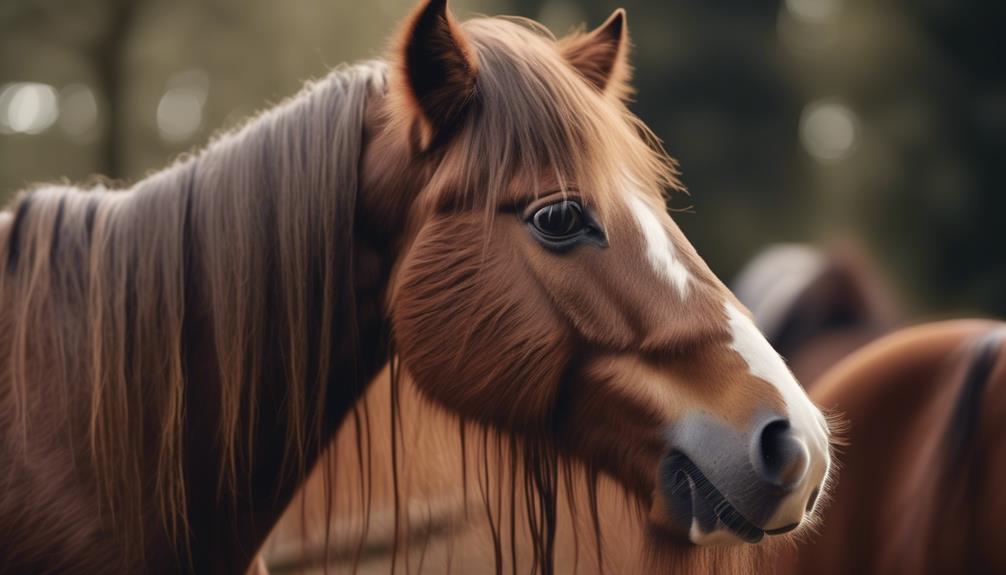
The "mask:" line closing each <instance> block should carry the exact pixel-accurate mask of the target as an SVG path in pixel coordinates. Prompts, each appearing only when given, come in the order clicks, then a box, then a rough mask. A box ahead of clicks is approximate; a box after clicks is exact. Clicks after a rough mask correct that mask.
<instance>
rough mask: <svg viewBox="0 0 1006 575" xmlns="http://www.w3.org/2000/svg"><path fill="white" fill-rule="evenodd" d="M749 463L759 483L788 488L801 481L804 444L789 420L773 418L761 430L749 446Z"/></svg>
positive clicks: (805, 464) (805, 452) (804, 462)
mask: <svg viewBox="0 0 1006 575" xmlns="http://www.w3.org/2000/svg"><path fill="white" fill-rule="evenodd" d="M752 447H754V448H755V449H754V453H752V460H753V461H752V463H753V464H754V468H755V471H756V472H757V473H758V475H759V476H760V477H761V479H762V480H764V481H766V482H768V483H771V484H772V485H775V486H777V487H782V488H789V487H792V486H794V485H796V484H797V483H799V482H800V480H802V479H803V476H804V474H805V473H806V469H807V463H808V454H807V447H806V446H805V445H804V443H803V441H801V440H800V439H799V438H797V437H796V435H794V433H793V430H792V429H791V428H790V425H789V421H787V420H785V419H775V420H772V421H770V422H769V423H767V424H766V425H765V427H763V428H762V430H761V433H760V434H759V435H758V440H757V441H756V442H755V444H754V445H753V446H752Z"/></svg>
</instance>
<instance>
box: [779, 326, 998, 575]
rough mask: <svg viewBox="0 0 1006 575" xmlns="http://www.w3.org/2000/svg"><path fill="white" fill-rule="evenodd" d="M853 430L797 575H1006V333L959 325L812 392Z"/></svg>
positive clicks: (892, 341)
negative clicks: (1005, 532) (831, 498)
mask: <svg viewBox="0 0 1006 575" xmlns="http://www.w3.org/2000/svg"><path fill="white" fill-rule="evenodd" d="M812 395H813V397H814V399H815V400H817V401H818V402H820V403H821V404H822V405H826V406H829V407H832V408H835V409H840V410H841V411H842V412H843V413H844V414H845V416H846V417H847V418H848V421H849V432H848V441H849V445H848V446H846V447H843V448H842V449H841V450H840V451H841V452H842V453H841V455H840V457H839V459H840V460H841V466H842V480H841V481H840V482H839V484H838V486H837V488H836V491H835V493H834V504H833V505H831V506H830V507H829V508H828V509H827V510H826V511H825V513H824V516H823V517H822V521H821V527H820V533H818V534H817V535H816V536H814V537H812V538H811V540H810V543H809V544H808V545H804V546H801V547H800V549H799V551H798V553H796V554H793V555H792V556H791V557H789V558H788V560H787V561H786V562H785V563H784V566H785V567H786V569H784V568H783V566H780V570H781V571H784V570H789V571H791V572H797V573H815V574H819V573H821V574H828V573H835V574H839V573H863V574H905V575H908V574H927V573H931V574H933V575H936V574H941V573H1006V546H1004V545H1003V539H1002V530H1003V525H1004V518H1006V494H1004V492H1003V485H1006V324H1002V323H997V322H991V321H977V320H973V321H950V322H942V323H934V324H927V325H922V326H918V327H914V328H909V329H905V330H902V331H899V332H896V333H895V334H892V335H890V336H888V337H885V338H883V339H881V340H878V341H877V342H875V343H873V344H871V345H869V346H867V347H866V348H864V349H863V350H861V351H859V352H857V353H856V354H855V355H853V356H852V357H850V358H849V359H848V360H846V361H844V362H842V363H841V364H839V365H838V366H836V367H835V368H834V369H833V370H831V371H829V372H828V374H827V375H825V376H824V377H823V378H822V379H821V380H820V381H819V382H817V383H816V384H815V387H814V390H813V394H812Z"/></svg>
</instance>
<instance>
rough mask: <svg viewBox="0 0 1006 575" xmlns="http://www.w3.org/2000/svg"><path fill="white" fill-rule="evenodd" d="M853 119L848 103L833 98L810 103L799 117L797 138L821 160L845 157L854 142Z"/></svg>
mask: <svg viewBox="0 0 1006 575" xmlns="http://www.w3.org/2000/svg"><path fill="white" fill-rule="evenodd" d="M857 123H858V122H857V119H856V115H855V113H854V112H853V111H852V110H851V109H849V107H848V106H846V105H844V104H841V103H838V102H835V101H818V102H812V103H811V104H809V105H808V106H807V107H806V108H804V110H803V113H802V114H801V117H800V140H801V142H802V143H803V147H804V148H805V149H806V150H807V152H808V153H809V154H810V155H811V156H813V157H815V158H817V159H818V160H822V161H836V160H841V159H844V158H846V157H847V156H848V155H849V153H850V152H852V149H853V148H854V147H855V145H856V136H857V134H856V132H857Z"/></svg>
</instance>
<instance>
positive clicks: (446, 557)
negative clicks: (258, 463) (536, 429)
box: [267, 320, 1006, 575]
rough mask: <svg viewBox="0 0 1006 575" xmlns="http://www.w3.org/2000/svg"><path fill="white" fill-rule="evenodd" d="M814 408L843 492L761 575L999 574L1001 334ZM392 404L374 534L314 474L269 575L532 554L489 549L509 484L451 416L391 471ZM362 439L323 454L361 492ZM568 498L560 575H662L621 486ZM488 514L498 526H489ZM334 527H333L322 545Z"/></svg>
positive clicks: (274, 546)
mask: <svg viewBox="0 0 1006 575" xmlns="http://www.w3.org/2000/svg"><path fill="white" fill-rule="evenodd" d="M811 343H813V342H811ZM400 385H401V389H400V391H399V393H401V394H402V396H403V397H407V396H416V395H418V392H417V391H416V389H415V387H414V386H413V385H412V384H411V382H410V381H409V380H408V379H407V378H406V379H403V380H402V381H401V383H400ZM811 395H812V397H813V398H814V399H815V400H816V401H818V402H819V403H821V404H822V405H827V406H829V407H831V408H833V409H836V410H838V411H840V412H842V413H843V415H844V416H845V417H846V418H847V420H848V425H849V428H850V430H849V438H850V443H849V444H848V445H846V446H844V447H842V448H841V450H840V451H841V453H840V456H839V461H840V462H841V465H842V466H843V473H842V479H841V481H840V482H839V484H838V486H837V489H836V491H835V493H834V495H833V502H832V505H830V506H828V507H826V508H825V509H824V511H823V515H822V517H821V522H820V523H819V524H818V525H819V526H818V528H817V531H818V533H814V534H811V535H809V536H808V537H806V538H805V540H803V541H801V543H800V545H799V546H798V547H795V548H791V549H790V550H789V551H784V552H783V553H782V554H781V555H778V556H774V555H772V554H766V557H765V558H764V561H766V563H765V564H764V565H766V566H767V567H766V569H765V571H770V572H777V573H787V572H789V573H807V574H817V573H835V574H840V573H853V572H855V573H870V574H872V573H877V574H881V573H905V574H906V575H907V574H909V573H933V574H934V575H935V574H939V573H950V572H967V573H1003V572H1006V549H1004V548H1003V546H1002V545H1001V544H1000V541H999V539H1000V538H999V533H1000V531H1001V526H1002V518H1003V517H1006V497H1004V496H1003V495H1002V493H1001V486H1002V485H1003V484H1004V483H1006V425H1003V416H1004V415H1006V325H1004V324H1001V323H996V322H990V321H978V320H971V321H953V322H943V323H936V324H927V325H922V326H918V327H913V328H908V329H904V330H901V331H899V332H897V333H894V334H892V335H890V336H888V337H885V338H883V339H880V340H878V341H877V342H876V343H874V344H871V345H869V346H867V347H865V348H864V349H863V350H861V351H858V352H857V353H855V354H854V355H852V356H851V357H850V358H849V359H848V360H847V361H845V362H843V363H841V364H840V365H838V366H836V367H835V368H834V369H832V370H830V371H829V373H828V374H827V375H826V376H825V377H823V378H822V379H821V380H820V381H819V382H817V383H816V384H815V387H814V390H813V392H812V394H811ZM390 396H391V381H390V378H389V377H388V373H387V372H385V373H384V374H382V376H381V377H379V378H378V379H377V380H376V381H375V382H374V384H373V385H372V386H371V387H370V389H368V392H367V397H366V400H365V401H366V406H367V413H368V417H369V419H370V422H371V425H372V427H373V429H374V430H375V431H374V432H373V433H368V434H367V435H366V438H365V443H364V444H365V445H366V446H367V448H368V451H367V453H368V455H367V457H368V461H369V465H370V466H371V472H372V474H373V476H374V477H375V478H377V479H378V480H377V481H376V482H374V483H372V484H369V487H370V489H372V491H370V492H369V493H370V498H369V500H368V504H369V510H370V511H372V512H373V519H372V521H371V522H370V523H369V524H366V517H367V516H368V514H367V513H365V511H367V509H365V507H364V506H363V505H362V504H360V502H359V498H358V499H357V500H346V501H341V502H339V503H338V504H335V505H333V506H331V507H326V506H325V505H323V504H322V502H323V490H322V486H323V485H322V483H321V476H320V474H317V475H316V477H315V478H313V479H312V480H311V481H310V482H309V483H308V484H307V485H306V486H305V490H304V492H303V493H302V494H301V497H302V498H303V500H302V501H298V504H297V505H294V506H292V507H291V509H290V511H289V512H288V513H287V515H286V516H285V517H284V519H283V521H282V522H281V523H280V526H279V528H278V529H277V531H276V532H275V533H274V534H273V537H272V540H271V542H270V544H269V546H268V547H267V557H268V559H269V562H270V564H271V566H272V569H273V571H275V572H290V571H299V570H302V569H305V568H308V569H310V568H311V567H312V566H314V567H320V566H321V565H323V564H327V565H328V566H329V567H332V568H334V570H335V571H336V572H341V570H342V569H347V570H348V569H349V568H353V569H358V570H359V571H360V572H364V573H387V572H389V570H390V569H391V566H392V561H393V558H394V557H396V556H398V560H399V561H400V562H401V563H404V564H406V565H409V566H410V567H412V568H414V569H416V570H417V571H418V572H434V573H437V572H446V571H450V572H454V573H481V572H483V571H484V570H485V567H484V566H485V565H486V564H489V563H492V562H493V561H494V553H495V552H494V548H495V546H499V545H500V542H494V538H496V537H502V538H503V541H502V545H503V547H504V548H506V547H507V546H508V545H509V542H510V538H513V539H515V540H516V541H517V545H516V546H515V547H516V548H517V549H518V551H519V550H520V549H522V548H523V546H524V545H526V543H527V540H528V537H529V534H528V533H526V532H523V531H516V532H515V531H511V530H508V529H502V531H503V533H502V535H496V532H498V531H501V530H500V529H499V528H497V527H496V525H495V524H494V523H493V521H494V520H496V521H499V514H500V513H502V512H505V506H500V504H499V502H500V499H498V497H499V495H498V493H497V492H496V491H495V489H497V488H495V487H493V485H494V484H493V482H494V481H496V482H499V481H501V479H500V478H501V477H502V478H503V480H504V483H505V473H506V472H507V470H506V468H505V467H504V468H502V469H500V468H497V467H491V468H490V469H487V470H480V471H479V472H478V473H483V474H484V475H479V474H478V473H476V477H474V478H473V477H470V476H468V477H466V476H465V475H464V473H463V463H464V461H465V459H466V458H468V459H469V460H478V458H479V453H478V451H479V449H482V448H483V446H481V445H480V444H476V445H474V446H473V445H471V444H469V445H467V446H466V445H465V444H464V443H463V442H461V441H459V439H458V436H457V434H456V433H455V428H456V427H455V426H456V423H455V421H454V419H453V418H452V417H451V416H450V415H449V414H446V413H444V412H443V411H442V410H439V409H437V408H436V407H434V406H431V405H425V404H424V403H423V402H421V401H411V400H410V401H407V402H406V403H407V405H408V408H405V407H404V405H403V409H402V411H401V412H400V413H399V416H400V418H401V426H402V430H403V437H404V438H405V439H404V440H405V441H406V442H407V445H408V447H407V448H406V449H405V450H404V451H405V452H407V453H408V454H409V455H408V457H407V458H404V460H399V461H397V462H393V461H392V459H391V456H390V445H391V442H390V438H389V436H388V434H387V433H386V432H383V430H385V429H387V428H388V427H389V426H388V425H386V424H383V423H385V422H387V421H388V419H389V418H390V417H391V410H390V403H389V397H390ZM359 432H360V430H359V429H354V428H353V427H351V426H347V427H346V428H345V429H343V430H342V431H341V432H340V433H339V435H338V437H337V441H336V442H335V443H334V444H333V446H332V451H331V452H330V453H329V457H330V458H333V459H335V460H340V461H341V462H342V463H341V464H340V465H338V467H339V468H340V469H341V470H342V472H343V473H347V474H348V475H347V476H346V477H345V479H344V480H343V482H342V484H343V485H352V486H355V488H357V489H361V487H360V486H359V485H358V484H357V483H358V481H357V479H356V478H357V477H358V475H356V474H355V473H354V472H353V467H354V464H355V459H354V458H355V457H356V449H357V446H358V445H359V444H358V441H359V438H358V437H357V434H358V433H359ZM393 465H395V466H397V467H398V468H399V473H400V475H401V477H402V478H403V482H402V483H403V484H404V485H407V486H408V487H407V488H404V489H402V490H401V491H404V493H402V494H400V493H399V492H398V491H396V490H395V489H393V486H392V485H391V483H390V479H389V478H390V476H391V473H390V468H391V466H393ZM354 482H356V483H354ZM466 485H467V487H466ZM560 488H561V489H562V490H563V492H564V493H563V495H564V496H565V497H560V498H559V516H560V521H561V524H562V526H563V527H564V529H562V530H561V532H560V537H559V541H558V542H557V545H556V547H557V550H556V555H557V558H559V559H560V562H561V564H562V566H563V567H564V569H563V570H564V571H567V572H575V573H603V572H610V573H643V572H656V571H655V569H654V566H653V565H652V563H651V562H649V560H648V556H647V552H646V544H647V541H648V537H647V533H646V530H645V528H643V524H642V523H641V522H639V521H638V516H637V515H636V514H635V513H634V512H633V510H632V509H631V507H630V508H627V507H626V505H625V500H624V497H622V496H621V495H620V493H619V490H618V488H617V487H616V486H614V485H611V484H603V485H602V486H601V488H600V490H599V491H598V492H597V494H596V499H595V500H593V501H592V500H590V499H589V496H590V493H589V492H588V491H587V490H586V489H584V486H583V485H582V484H579V483H563V484H562V485H561V486H560ZM504 489H505V487H504ZM353 493H355V491H354V492H353ZM396 495H399V496H400V497H402V498H403V502H402V505H403V507H404V508H405V509H406V513H405V521H404V522H403V524H402V525H398V524H396V523H395V522H393V521H391V510H392V509H393V507H394V501H395V496H396ZM517 495H518V496H520V493H518V494H517ZM504 497H509V495H504ZM503 501H504V502H506V499H504V500H503ZM590 504H592V505H595V506H596V508H597V513H598V515H599V516H600V517H602V518H603V521H602V523H601V525H600V533H599V534H595V533H594V532H593V531H592V529H593V526H591V525H590V524H589V523H578V521H581V520H580V519H579V518H578V514H577V508H578V505H579V506H584V505H590ZM486 506H488V507H489V513H483V512H482V509H483V507H486ZM329 514H331V520H332V521H333V525H332V529H331V530H330V531H326V527H327V526H328V525H329ZM505 521H506V519H505V518H504V526H505ZM365 525H366V527H367V528H366V529H364V526H365ZM396 527H397V528H398V529H399V531H398V532H397V533H396ZM578 533H579V535H580V536H579V537H577V534H578ZM396 535H397V540H396ZM326 541H327V545H326ZM326 549H327V551H328V553H327V554H326ZM708 559H709V561H708V562H701V561H699V560H698V559H697V558H696V559H694V560H693V561H691V562H690V563H686V564H685V565H686V566H689V567H696V566H697V565H701V570H702V571H703V572H712V571H716V570H717V569H716V568H717V567H721V566H723V565H724V564H728V563H727V562H726V561H725V559H724V557H723V556H722V555H718V556H709V557H708ZM716 559H719V561H718V562H717V561H716ZM504 561H505V563H504V567H510V566H511V565H514V566H516V568H517V571H522V570H524V568H525V567H526V566H527V564H528V563H529V558H528V557H526V556H522V555H519V553H518V554H517V555H515V556H513V557H511V556H509V555H507V556H505V557H504ZM769 561H771V562H772V563H768V562H769ZM675 566H677V567H680V564H679V565H668V566H665V567H666V572H668V573H674V572H679V571H676V570H675V569H674V567H675Z"/></svg>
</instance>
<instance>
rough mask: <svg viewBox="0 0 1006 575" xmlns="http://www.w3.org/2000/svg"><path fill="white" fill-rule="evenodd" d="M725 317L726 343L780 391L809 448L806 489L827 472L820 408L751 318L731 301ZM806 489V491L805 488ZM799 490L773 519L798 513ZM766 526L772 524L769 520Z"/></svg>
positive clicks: (755, 373) (801, 499) (792, 422)
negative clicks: (728, 339)
mask: <svg viewBox="0 0 1006 575" xmlns="http://www.w3.org/2000/svg"><path fill="white" fill-rule="evenodd" d="M724 307H725V309H726V312H727V317H728V319H729V321H730V333H731V334H732V335H733V341H731V342H730V347H731V348H732V349H733V350H734V351H736V352H737V354H738V355H740V356H741V358H742V359H743V360H744V361H745V362H746V363H747V364H748V369H749V370H750V371H751V375H753V376H755V377H758V378H760V379H763V380H765V381H767V382H768V383H770V384H772V385H773V386H774V387H775V388H776V389H777V390H779V394H780V395H782V398H783V401H784V402H785V403H786V409H787V411H788V414H787V415H788V417H789V423H790V428H791V429H792V430H793V432H794V433H795V434H796V435H797V437H799V438H800V439H802V440H803V441H804V442H805V443H806V444H807V447H808V448H809V450H810V454H811V468H810V469H809V470H808V475H807V478H808V481H806V483H805V485H804V489H806V490H810V489H813V488H815V487H817V486H818V485H820V483H821V482H822V481H823V479H824V478H825V477H826V476H827V474H828V469H829V467H830V458H829V454H828V432H827V429H828V425H827V422H826V421H825V419H824V416H823V415H822V414H821V411H820V410H819V409H818V408H817V407H816V406H815V405H814V404H813V403H811V401H810V398H809V397H807V394H806V393H805V392H804V391H803V388H802V387H800V384H799V383H798V382H797V381H796V378H795V377H793V374H792V373H791V372H790V370H789V368H788V367H786V363H785V362H784V361H783V359H782V357H780V356H779V354H778V353H777V352H776V351H775V349H773V348H772V346H771V344H769V342H768V340H766V339H765V336H763V335H762V334H761V332H760V331H759V330H758V328H757V327H756V326H755V324H754V322H753V321H751V318H749V317H748V316H747V315H745V314H744V313H743V312H741V310H740V309H738V308H737V306H736V305H734V304H733V303H730V302H727V303H726V304H725V306H724ZM808 493H809V491H808ZM796 495H802V493H800V494H798V493H794V494H793V495H792V496H790V497H789V498H788V500H787V501H786V502H784V503H783V505H781V506H780V508H779V510H778V511H777V512H776V514H775V517H773V521H774V520H775V519H776V518H779V517H783V516H786V517H790V518H792V517H794V516H795V517H800V515H802V513H803V509H802V508H800V509H795V508H794V506H795V505H800V506H802V505H803V504H804V503H803V502H805V501H806V500H807V498H806V497H799V496H798V497H794V496H796ZM766 527H769V528H772V527H777V525H772V521H770V522H769V525H767V526H766Z"/></svg>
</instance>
